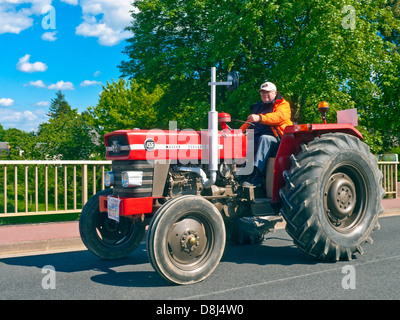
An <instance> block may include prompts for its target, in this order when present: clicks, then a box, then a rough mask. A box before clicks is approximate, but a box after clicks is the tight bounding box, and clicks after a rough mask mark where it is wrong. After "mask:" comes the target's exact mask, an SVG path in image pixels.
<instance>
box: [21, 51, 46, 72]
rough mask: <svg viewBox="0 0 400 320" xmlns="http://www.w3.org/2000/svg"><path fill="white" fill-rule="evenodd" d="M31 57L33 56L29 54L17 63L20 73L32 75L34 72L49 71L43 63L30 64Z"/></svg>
mask: <svg viewBox="0 0 400 320" xmlns="http://www.w3.org/2000/svg"><path fill="white" fill-rule="evenodd" d="M30 57H31V56H30V55H29V54H26V55H24V56H23V57H22V58H20V59H19V61H18V63H17V69H18V70H19V71H21V72H29V73H32V72H43V71H46V70H47V66H46V64H44V63H43V62H34V63H30V62H29V59H30Z"/></svg>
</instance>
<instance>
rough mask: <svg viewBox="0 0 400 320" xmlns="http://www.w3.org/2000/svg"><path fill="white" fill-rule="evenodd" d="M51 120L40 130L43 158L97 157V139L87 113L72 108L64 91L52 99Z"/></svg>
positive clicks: (42, 125) (78, 158) (43, 124)
mask: <svg viewBox="0 0 400 320" xmlns="http://www.w3.org/2000/svg"><path fill="white" fill-rule="evenodd" d="M48 115H49V116H50V119H49V121H48V122H45V123H42V124H41V125H40V126H39V130H38V139H39V140H40V142H41V143H40V148H39V149H40V152H41V154H42V157H44V158H50V159H60V160H81V159H82V160H84V159H89V158H93V157H95V156H96V154H95V153H94V152H95V149H96V146H95V142H96V136H95V133H94V130H93V127H91V126H90V124H89V121H88V119H87V117H86V116H85V114H83V115H81V114H79V113H78V110H77V109H72V108H71V106H70V105H69V103H68V102H67V101H66V100H65V96H64V94H63V93H62V92H61V91H58V92H57V93H56V98H54V99H52V102H51V105H50V111H49V113H48Z"/></svg>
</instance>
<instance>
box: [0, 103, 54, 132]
mask: <svg viewBox="0 0 400 320" xmlns="http://www.w3.org/2000/svg"><path fill="white" fill-rule="evenodd" d="M1 113H2V117H1V125H2V126H3V128H4V129H8V128H17V129H19V130H24V131H26V132H31V131H36V130H37V129H38V127H39V125H40V124H41V123H43V122H46V121H48V119H49V118H48V116H47V115H46V113H47V111H46V110H44V109H37V110H34V111H29V110H25V111H16V110H12V109H7V108H6V109H2V111H1Z"/></svg>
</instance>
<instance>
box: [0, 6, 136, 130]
mask: <svg viewBox="0 0 400 320" xmlns="http://www.w3.org/2000/svg"><path fill="white" fill-rule="evenodd" d="M130 3H131V0H32V1H27V0H0V123H1V125H2V126H3V128H4V129H8V128H10V127H12V128H18V129H20V130H25V131H27V132H29V131H33V130H36V129H37V127H38V125H39V124H40V123H43V122H46V121H47V119H48V118H47V116H46V113H47V112H48V110H49V106H50V102H51V99H53V98H54V97H55V94H56V92H57V91H58V90H59V89H61V90H62V91H63V93H64V94H65V97H66V100H67V101H68V102H69V103H70V105H71V106H72V108H77V109H78V111H79V112H82V111H84V110H86V109H87V108H88V106H94V105H96V104H97V102H98V99H99V94H100V92H101V91H102V86H101V85H102V84H103V85H106V83H107V81H109V82H111V81H112V79H114V80H117V79H118V77H119V76H120V72H119V70H118V68H117V66H118V65H119V63H120V62H121V61H122V60H124V59H125V58H126V56H125V55H123V54H122V50H123V49H124V47H125V45H126V42H125V41H124V40H125V39H126V38H128V37H131V36H132V35H131V34H130V33H128V32H127V31H125V30H124V27H126V26H128V25H129V24H130V22H131V16H130V13H129V11H130V10H132V9H133V7H132V6H131V5H130Z"/></svg>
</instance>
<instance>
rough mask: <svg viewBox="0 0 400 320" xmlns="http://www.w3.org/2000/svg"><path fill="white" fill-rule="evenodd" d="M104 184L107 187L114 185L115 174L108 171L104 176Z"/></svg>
mask: <svg viewBox="0 0 400 320" xmlns="http://www.w3.org/2000/svg"><path fill="white" fill-rule="evenodd" d="M104 184H105V186H106V187H111V186H113V185H114V172H112V171H107V172H106V173H105V174H104Z"/></svg>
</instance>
